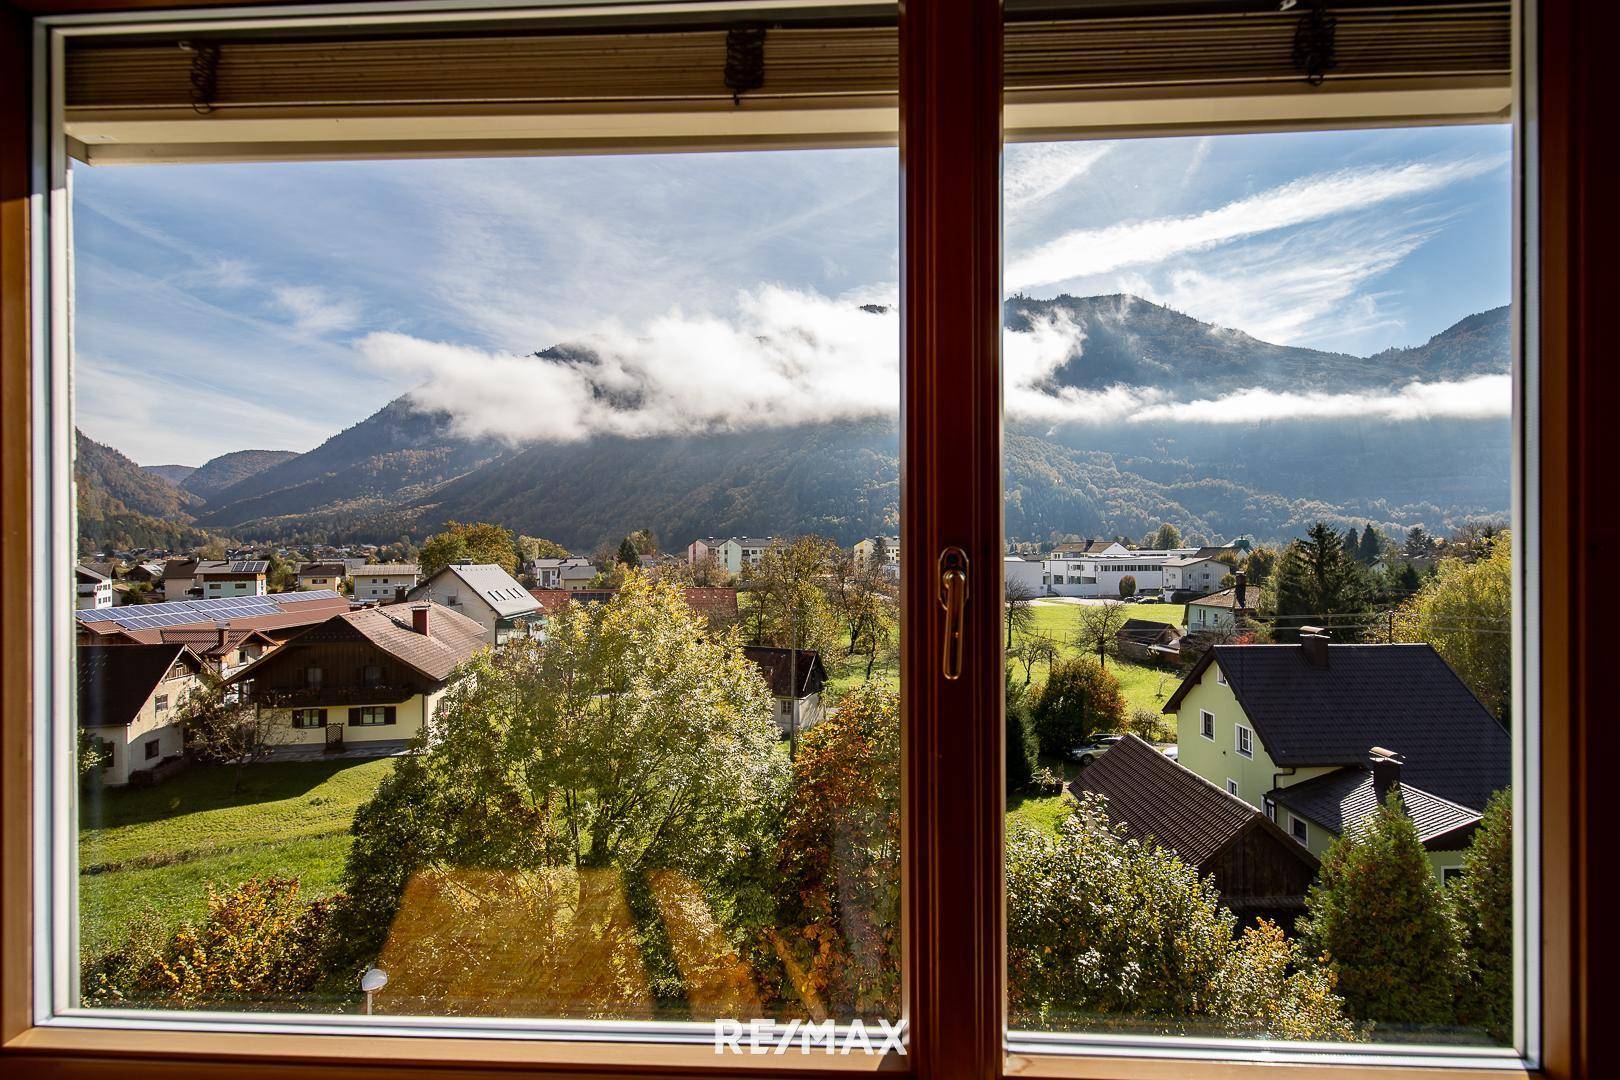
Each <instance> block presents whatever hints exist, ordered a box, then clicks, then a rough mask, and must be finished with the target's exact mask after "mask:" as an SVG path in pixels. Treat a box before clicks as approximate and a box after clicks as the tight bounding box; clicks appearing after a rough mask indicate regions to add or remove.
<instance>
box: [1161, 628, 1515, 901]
mask: <svg viewBox="0 0 1620 1080" xmlns="http://www.w3.org/2000/svg"><path fill="white" fill-rule="evenodd" d="M1164 711H1165V712H1166V713H1173V714H1174V715H1175V716H1176V723H1177V729H1178V733H1179V739H1178V743H1179V754H1180V757H1179V760H1180V762H1181V764H1183V765H1185V766H1186V767H1187V768H1189V769H1192V770H1193V771H1194V772H1196V773H1198V775H1200V776H1202V777H1203V778H1204V779H1206V780H1208V781H1210V782H1211V783H1213V784H1216V785H1218V786H1222V787H1224V788H1225V789H1226V790H1228V791H1230V792H1232V793H1233V794H1234V795H1236V796H1238V797H1239V798H1241V799H1243V800H1244V801H1246V802H1248V803H1250V804H1251V805H1254V806H1258V807H1260V809H1261V810H1262V812H1264V813H1265V814H1266V816H1267V817H1269V818H1271V819H1272V820H1273V821H1275V822H1276V823H1277V824H1278V825H1279V826H1281V827H1282V829H1283V831H1284V832H1286V833H1288V834H1289V835H1290V836H1292V837H1294V838H1295V839H1296V840H1297V841H1298V842H1299V843H1301V844H1303V845H1304V846H1305V847H1307V848H1308V849H1309V850H1310V851H1311V852H1312V854H1315V855H1317V856H1320V855H1321V853H1322V852H1323V851H1324V850H1326V848H1327V846H1328V844H1330V843H1331V842H1332V841H1333V839H1334V838H1335V837H1337V836H1339V835H1342V834H1343V833H1344V832H1346V831H1347V830H1349V829H1353V828H1354V827H1355V825H1356V822H1357V821H1359V820H1361V819H1362V818H1364V817H1366V816H1367V815H1368V814H1370V813H1371V812H1372V810H1373V809H1374V807H1375V806H1376V803H1375V801H1374V800H1375V797H1376V794H1377V793H1378V792H1380V791H1389V790H1396V789H1398V790H1399V791H1400V792H1401V797H1402V802H1403V805H1405V807H1406V808H1407V812H1408V813H1409V814H1410V815H1411V816H1412V818H1413V821H1414V822H1415V823H1416V824H1417V825H1418V828H1419V833H1420V835H1421V836H1422V838H1423V842H1424V846H1425V847H1426V848H1428V850H1429V859H1430V862H1431V863H1432V865H1433V866H1434V869H1435V872H1436V874H1438V875H1439V876H1441V877H1442V878H1444V877H1446V876H1448V875H1449V874H1450V873H1453V872H1455V871H1456V869H1457V868H1458V867H1460V866H1461V864H1462V849H1463V848H1464V847H1465V846H1466V845H1467V841H1468V837H1469V835H1471V833H1472V830H1473V827H1474V826H1475V825H1476V824H1477V823H1478V821H1479V817H1480V815H1481V813H1482V812H1483V811H1484V809H1485V802H1486V800H1487V799H1489V798H1490V796H1491V794H1492V793H1493V792H1495V791H1499V790H1501V789H1502V788H1505V787H1506V786H1507V785H1508V782H1509V775H1510V772H1509V770H1510V765H1511V759H1512V750H1511V744H1510V741H1509V738H1508V733H1507V731H1506V730H1505V729H1504V728H1503V727H1502V725H1501V724H1499V723H1497V721H1496V719H1495V717H1493V716H1492V715H1491V714H1490V712H1489V711H1487V710H1486V708H1485V707H1484V706H1483V705H1481V704H1480V703H1479V700H1478V699H1477V698H1475V697H1474V695H1473V694H1472V693H1471V692H1470V691H1469V689H1468V687H1467V686H1466V685H1465V684H1464V683H1463V681H1462V680H1461V679H1459V678H1458V677H1457V675H1456V673H1455V672H1453V671H1452V670H1451V668H1450V667H1449V666H1447V664H1446V662H1445V661H1444V660H1443V659H1441V657H1440V654H1439V653H1437V652H1435V650H1434V648H1433V646H1430V645H1427V644H1416V645H1333V644H1329V642H1328V639H1327V637H1326V636H1325V635H1323V634H1321V633H1320V632H1317V631H1315V630H1314V629H1313V628H1304V630H1303V631H1302V633H1301V637H1300V642H1299V644H1297V645H1219V644H1217V645H1213V646H1211V647H1210V648H1209V649H1208V650H1207V651H1206V652H1205V653H1204V655H1203V656H1202V657H1201V658H1200V659H1199V661H1198V662H1197V663H1196V664H1194V665H1193V667H1192V669H1191V670H1190V671H1189V672H1188V673H1187V676H1186V678H1185V679H1184V680H1183V681H1182V683H1181V685H1180V686H1179V687H1178V688H1177V689H1176V691H1175V693H1174V694H1172V695H1171V696H1170V699H1169V700H1168V701H1166V702H1165V705H1164Z"/></svg>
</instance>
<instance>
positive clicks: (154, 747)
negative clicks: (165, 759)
mask: <svg viewBox="0 0 1620 1080" xmlns="http://www.w3.org/2000/svg"><path fill="white" fill-rule="evenodd" d="M141 751H142V753H143V754H144V756H145V758H146V760H147V761H151V760H152V759H153V758H155V757H157V756H158V755H159V754H161V753H163V745H162V743H161V742H160V741H159V740H157V739H147V740H146V742H145V743H143V744H142V746H141Z"/></svg>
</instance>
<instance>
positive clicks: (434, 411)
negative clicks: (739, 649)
mask: <svg viewBox="0 0 1620 1080" xmlns="http://www.w3.org/2000/svg"><path fill="white" fill-rule="evenodd" d="M889 317H890V316H889V314H888V313H887V312H885V311H883V310H881V309H877V310H873V311H869V312H858V313H856V315H855V317H854V318H852V319H851V320H849V321H848V323H847V325H845V324H841V325H840V326H839V327H838V328H837V329H836V330H835V331H832V332H831V333H833V334H834V335H835V336H836V335H837V334H842V335H843V340H848V341H858V342H859V347H860V349H862V350H865V351H864V352H861V351H857V352H854V353H852V355H856V356H860V357H864V356H869V355H871V348H870V343H869V342H868V341H867V340H866V339H865V338H864V337H863V335H866V334H868V333H869V331H868V330H867V329H866V328H865V326H866V324H864V323H862V322H860V321H859V320H861V319H870V320H882V319H886V318H889ZM1006 322H1007V326H1008V328H1009V330H1011V331H1012V334H1010V335H1009V344H1008V357H1009V359H1008V364H1009V374H1010V376H1011V374H1012V368H1013V366H1014V364H1015V362H1017V363H1023V364H1024V365H1025V366H1024V367H1023V368H1021V369H1020V370H1021V371H1023V372H1024V373H1025V374H1026V376H1027V382H1026V383H1025V384H1024V385H1021V386H1020V387H1018V388H1017V391H1016V394H1017V395H1019V396H1017V397H1016V399H1015V390H1014V389H1013V388H1012V387H1011V386H1010V387H1009V402H1008V411H1009V421H1008V431H1007V437H1006V442H1005V460H1006V477H1007V480H1006V486H1007V502H1006V523H1007V532H1008V535H1009V536H1011V537H1015V538H1026V539H1047V538H1050V537H1053V536H1061V535H1064V534H1071V533H1072V534H1080V535H1092V534H1095V535H1115V534H1121V535H1127V536H1134V535H1141V534H1142V533H1144V532H1146V531H1148V530H1150V529H1152V528H1154V527H1156V526H1157V525H1158V524H1159V523H1160V522H1161V521H1172V522H1175V523H1177V524H1178V525H1180V526H1181V527H1182V529H1183V532H1184V533H1186V534H1187V535H1188V536H1189V537H1193V538H1199V539H1209V540H1217V539H1228V538H1231V537H1234V536H1237V535H1242V534H1251V535H1255V536H1257V537H1259V538H1261V539H1278V538H1285V537H1289V536H1293V535H1297V534H1299V533H1300V532H1302V531H1303V530H1304V529H1305V528H1306V527H1308V526H1309V525H1310V524H1311V523H1312V522H1314V521H1316V520H1318V519H1325V520H1329V521H1334V522H1342V523H1349V522H1352V521H1353V522H1357V523H1360V522H1364V521H1367V520H1372V521H1375V522H1377V523H1379V524H1380V525H1383V526H1386V527H1389V528H1397V527H1399V528H1405V527H1409V526H1410V525H1413V524H1423V525H1424V526H1425V528H1428V529H1430V530H1443V529H1444V528H1446V527H1448V526H1449V525H1450V524H1454V523H1459V522H1461V521H1465V520H1468V519H1471V518H1478V517H1485V516H1491V517H1500V516H1502V515H1504V514H1505V513H1506V511H1507V509H1508V506H1507V501H1508V493H1509V476H1510V473H1509V460H1510V448H1511V438H1510V425H1509V419H1508V413H1507V401H1506V394H1507V385H1506V375H1507V372H1508V371H1509V369H1510V359H1511V349H1510V336H1509V327H1510V318H1509V311H1508V309H1507V308H1497V309H1494V310H1492V311H1487V312H1481V313H1479V314H1476V315H1471V316H1469V317H1467V318H1465V319H1463V320H1461V321H1459V322H1458V323H1457V324H1455V325H1454V326H1452V327H1450V328H1448V329H1447V330H1445V331H1443V332H1442V333H1440V334H1437V335H1435V337H1433V338H1432V339H1431V340H1430V341H1428V342H1426V343H1425V344H1423V345H1420V346H1417V347H1414V348H1406V349H1389V350H1385V351H1384V352H1381V353H1378V354H1377V355H1375V356H1371V357H1355V356H1349V355H1347V354H1342V353H1333V352H1325V351H1321V350H1315V349H1303V348H1297V347H1293V346H1284V345H1275V344H1271V343H1268V342H1264V341H1260V340H1258V339H1256V338H1254V337H1252V336H1250V335H1248V334H1246V333H1243V332H1242V331H1239V330H1234V329H1226V328H1221V327H1217V326H1213V325H1211V324H1208V323H1204V322H1200V321H1199V320H1197V319H1194V318H1191V317H1190V316H1187V315H1183V314H1180V313H1178V312H1175V311H1172V310H1170V309H1168V308H1165V307H1162V306H1160V305H1157V304H1153V303H1150V302H1148V301H1145V300H1141V299H1139V298H1137V297H1132V296H1093V297H1071V296H1060V297H1057V298H1054V299H1051V300H1033V299H1030V298H1027V297H1014V298H1012V299H1010V300H1009V301H1008V302H1007V306H1006ZM872 325H874V326H877V327H878V328H879V330H880V331H881V330H882V327H883V325H884V324H882V323H881V322H878V321H874V322H873V323H872ZM773 332H776V331H773ZM789 336H790V335H789ZM1031 343H1036V344H1038V346H1039V349H1040V350H1044V351H1041V352H1040V354H1039V356H1038V357H1037V358H1036V360H1035V361H1034V362H1030V361H1029V359H1028V357H1029V356H1030V355H1031V353H1030V346H1031ZM762 347H767V346H763V345H762ZM768 347H769V348H773V349H776V350H777V351H778V353H782V349H783V346H782V345H781V344H780V342H773V343H771V344H770V345H769V346H768ZM634 349H636V350H639V352H638V353H637V354H636V355H635V356H634V358H633V359H634V360H635V362H636V363H637V364H640V365H641V368H640V369H639V370H643V371H645V370H647V369H648V368H649V367H653V368H655V367H656V359H657V349H658V342H656V341H654V342H637V343H635V344H634ZM783 355H786V356H787V361H788V362H787V363H786V364H785V365H784V366H786V367H789V368H791V366H792V363H793V362H796V361H797V360H798V357H799V354H797V353H786V354H783ZM461 359H467V360H468V362H469V363H471V362H473V361H474V360H476V359H477V358H461V357H458V358H457V360H458V361H459V360H461ZM776 359H777V360H778V361H780V360H781V355H778V356H777V357H776ZM610 361H611V358H608V359H604V358H602V357H601V356H600V354H596V353H592V352H590V351H589V350H586V349H580V348H573V347H558V346H554V347H552V348H551V349H547V350H543V351H541V352H539V353H536V354H535V355H534V357H531V358H527V359H525V358H511V357H502V358H498V363H499V364H503V365H506V366H505V367H502V368H500V376H501V378H508V377H515V376H520V375H521V374H522V373H523V371H525V370H526V369H524V368H522V367H521V366H518V365H521V364H523V363H540V364H550V365H553V367H551V368H550V369H549V370H550V371H551V372H553V373H557V372H561V373H562V374H563V375H564V376H568V377H569V378H574V377H579V378H583V379H585V385H586V391H585V397H584V398H579V397H578V396H577V394H576V396H575V397H572V398H569V399H566V400H564V399H562V398H559V400H558V401H557V402H556V403H554V404H553V406H552V410H551V411H552V412H553V414H556V413H560V412H562V411H563V410H566V409H569V408H579V409H584V408H586V407H588V408H589V409H590V410H592V411H593V412H594V415H595V416H596V417H597V420H596V421H594V422H595V423H596V424H597V426H596V427H594V428H592V427H586V428H583V429H581V430H580V431H578V432H576V433H575V434H574V435H573V436H572V437H568V438H560V439H559V438H558V437H555V436H553V437H549V438H540V437H539V436H540V433H541V431H542V429H543V430H544V431H547V432H551V431H556V430H558V429H559V424H563V425H564V426H566V421H567V419H568V418H567V417H566V416H564V417H561V418H559V416H557V415H551V416H547V417H545V418H544V419H543V422H542V419H541V418H539V417H537V418H535V420H534V424H535V425H536V426H535V428H534V430H535V432H536V436H535V437H533V438H529V439H522V438H514V437H513V433H512V432H511V431H510V427H511V417H510V415H508V416H507V417H506V418H505V419H504V420H503V424H504V425H505V426H503V427H496V428H488V427H481V426H480V425H479V424H478V423H476V420H477V417H476V416H469V415H465V414H464V412H458V411H453V410H468V409H473V408H476V405H475V404H469V403H468V402H476V401H478V400H480V398H479V393H483V394H485V395H486V397H485V400H487V394H488V393H489V392H490V391H489V390H488V389H487V387H480V386H479V384H478V383H477V381H476V379H477V378H480V377H482V378H485V379H488V378H489V377H490V375H489V373H488V372H485V373H483V374H482V375H480V374H478V373H474V374H472V375H469V378H471V379H473V380H474V381H473V382H472V383H470V384H469V385H470V386H472V387H473V388H474V390H476V391H478V392H477V393H474V392H469V393H467V394H463V395H459V396H458V395H457V394H453V393H447V392H445V391H446V389H447V387H450V384H449V383H447V382H445V381H444V380H445V379H448V378H453V377H454V376H455V366H454V365H453V364H452V365H448V366H447V367H445V368H444V369H443V370H442V371H440V372H439V373H438V374H436V375H435V379H436V380H438V381H435V382H433V383H430V384H427V386H426V388H425V389H419V390H417V391H413V392H412V393H411V394H408V395H405V396H403V397H401V398H399V399H396V400H395V401H393V402H390V403H389V404H388V405H386V406H384V407H383V408H382V409H381V410H379V411H378V412H377V413H375V414H374V415H372V416H370V417H368V418H367V419H365V420H363V421H361V422H360V423H358V424H355V425H354V426H352V427H350V428H348V429H346V430H345V431H343V432H340V433H339V434H337V435H334V436H333V437H332V438H330V439H328V440H327V441H326V442H325V443H323V444H322V445H321V446H319V447H317V448H316V449H314V450H311V451H309V452H308V453H305V454H300V455H297V456H294V457H291V458H288V459H286V460H283V461H280V462H278V463H274V464H270V465H269V467H267V468H263V469H262V471H257V472H254V473H252V474H251V475H247V476H244V477H243V478H242V479H240V480H238V481H236V482H235V483H232V484H230V485H228V486H223V487H218V488H213V489H211V490H209V494H208V501H207V504H206V506H202V507H197V508H195V510H192V509H190V508H189V507H187V508H186V509H187V512H188V513H191V512H194V513H195V515H196V518H197V521H198V523H199V524H200V525H202V526H205V527H208V528H210V529H215V530H218V531H222V532H228V533H230V534H231V535H233V536H237V537H241V538H252V539H275V538H281V539H299V540H317V539H321V540H324V539H330V540H334V541H364V540H369V541H376V542H384V541H391V540H394V539H397V538H399V537H400V536H402V535H414V536H416V537H417V538H420V537H422V536H423V535H426V534H427V533H429V532H432V531H435V530H436V529H438V528H439V527H440V526H442V524H443V523H444V522H445V521H446V520H452V519H454V520H463V521H466V520H488V521H496V522H500V523H501V524H503V525H505V526H507V527H508V528H512V529H515V530H518V531H520V532H523V533H527V534H530V535H539V536H546V537H549V538H552V539H555V540H558V541H559V542H562V543H564V544H566V545H568V546H570V547H572V548H574V549H576V550H588V549H590V548H591V547H593V546H595V545H596V544H598V543H599V542H601V541H602V540H604V539H616V538H617V537H619V536H622V535H624V534H626V533H628V532H630V531H633V530H634V529H637V528H643V527H650V528H652V529H653V530H654V531H655V532H656V533H657V534H658V535H659V536H660V537H662V538H664V540H665V542H666V545H668V546H677V545H684V544H685V543H686V542H687V541H688V540H690V539H691V537H693V536H698V535H710V534H721V535H725V534H742V533H749V534H770V533H778V534H792V533H801V532H818V533H823V534H826V535H829V536H832V537H834V538H835V539H837V540H838V541H839V542H841V543H845V544H847V543H850V542H853V541H854V540H856V539H858V538H860V537H862V536H866V535H871V534H874V533H879V532H886V531H892V530H893V529H894V528H895V523H896V522H897V521H898V515H899V504H898V492H899V482H898V475H899V454H898V438H897V434H896V431H895V427H894V422H893V421H892V420H890V419H887V418H884V415H883V414H881V413H880V415H879V417H878V418H874V417H873V416H872V413H873V412H874V411H875V410H874V409H873V407H872V406H871V403H870V402H869V401H867V400H866V399H865V398H861V399H859V400H854V404H850V401H851V400H853V399H851V398H849V396H848V395H846V396H845V397H844V398H843V399H837V400H840V401H842V402H843V403H844V404H843V405H842V406H839V405H830V406H829V407H828V409H827V410H826V416H825V418H824V419H823V418H816V417H815V415H814V414H815V410H814V409H813V408H811V409H804V408H802V407H801V408H795V409H790V410H776V411H773V410H771V409H768V408H763V407H762V408H761V409H758V410H756V411H755V414H754V415H753V416H752V417H751V418H749V422H748V423H746V424H744V423H740V422H739V421H738V420H737V419H735V417H734V416H732V415H731V414H730V413H727V414H726V415H725V417H724V419H723V422H714V423H710V424H709V425H708V426H709V427H711V428H713V430H712V431H708V432H707V433H705V434H681V435H672V434H668V433H667V432H664V431H661V428H660V426H659V425H660V424H661V423H662V420H659V422H658V423H654V424H652V425H651V426H650V427H649V428H648V433H647V434H645V435H644V436H642V437H636V435H637V430H632V432H631V433H628V434H623V433H615V432H614V431H613V430H612V427H611V417H612V415H613V413H614V412H615V411H616V410H632V411H633V410H636V409H640V410H643V415H644V416H649V417H653V418H654V419H657V417H658V414H654V413H650V412H647V411H646V410H648V409H649V407H650V405H649V401H648V398H647V394H646V390H645V386H646V385H652V386H656V385H658V383H657V382H656V379H654V381H653V382H651V383H649V384H634V385H631V386H630V388H629V389H616V388H615V387H616V386H617V385H618V384H616V383H615V382H614V379H615V378H617V377H620V376H622V374H623V371H622V369H621V368H619V367H615V366H614V364H613V362H610ZM690 362H691V357H690V356H683V358H682V360H681V363H683V364H688V365H690ZM840 362H842V363H844V364H845V365H846V368H847V366H848V358H847V357H845V358H843V359H842V360H841V361H840ZM671 370H679V371H683V372H684V371H688V370H691V369H690V367H689V366H688V367H677V368H672V369H671ZM834 370H844V369H841V368H838V367H837V366H836V364H835V365H834ZM1030 371H1033V372H1034V374H1033V375H1028V374H1027V373H1028V372H1030ZM581 372H583V373H584V374H583V375H581ZM514 373H515V375H514ZM660 377H662V378H663V379H664V380H665V383H664V384H665V385H668V381H669V379H670V375H669V373H668V372H666V373H664V374H663V375H662V376H660ZM739 377H743V376H739ZM621 381H622V380H621ZM1010 381H1011V380H1010ZM501 385H502V384H501V383H500V382H498V381H497V382H496V383H495V392H496V393H498V392H499V391H500V389H501ZM558 385H560V386H561V385H567V386H570V387H571V386H574V385H575V384H574V383H566V384H565V383H564V382H559V383H558ZM571 392H572V391H571ZM818 393H819V391H818V390H817V389H816V388H815V387H814V386H812V387H811V389H810V390H809V391H808V392H807V396H808V404H809V405H811V406H814V405H815V404H817V395H818ZM826 393H827V394H828V395H830V396H829V401H832V400H834V399H835V397H836V395H835V394H834V388H833V387H831V386H827V387H826ZM615 395H617V396H615ZM868 396H870V394H868ZM1498 398H1501V399H1502V400H1497V399H1498ZM581 402H584V404H583V405H582V404H581ZM802 404H804V403H802V402H801V405H802ZM436 405H437V406H438V407H435V406H436ZM660 408H662V406H660ZM807 413H808V414H810V418H809V419H807V418H806V414H807ZM711 415H713V416H716V417H719V416H720V414H719V413H713V414H711ZM602 417H607V418H608V424H607V426H606V430H605V433H604V430H603V427H604V425H603V423H602V420H601V418H602ZM485 430H488V431H490V432H491V433H490V434H489V435H487V436H476V437H474V436H469V435H467V434H466V432H468V431H485ZM705 430H707V429H705ZM498 436H502V437H498ZM232 456H233V455H226V457H232ZM221 460H222V459H221ZM256 461H262V459H256ZM210 464H213V463H210ZM199 471H200V470H199ZM147 479H148V480H150V481H151V482H153V483H161V481H159V480H157V479H156V478H153V477H147ZM187 479H188V480H189V479H191V478H187ZM165 486H168V485H165ZM182 486H183V487H190V486H192V485H191V484H188V483H186V482H185V481H182ZM171 490H173V489H172V488H171ZM184 494H187V495H189V494H190V492H185V493H184Z"/></svg>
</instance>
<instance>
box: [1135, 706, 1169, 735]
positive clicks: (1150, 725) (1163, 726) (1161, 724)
mask: <svg viewBox="0 0 1620 1080" xmlns="http://www.w3.org/2000/svg"><path fill="white" fill-rule="evenodd" d="M1125 730H1126V731H1128V732H1130V733H1131V734H1132V735H1135V736H1136V737H1137V738H1138V739H1142V740H1144V741H1146V742H1155V743H1157V742H1170V741H1171V740H1172V739H1174V738H1175V737H1176V732H1175V728H1174V727H1172V726H1171V723H1170V720H1169V719H1168V718H1167V717H1166V716H1165V715H1164V713H1162V712H1160V711H1159V710H1158V709H1153V708H1149V707H1148V706H1146V705H1137V706H1135V707H1134V708H1132V709H1131V715H1130V716H1129V717H1128V718H1127V719H1126V721H1125Z"/></svg>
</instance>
